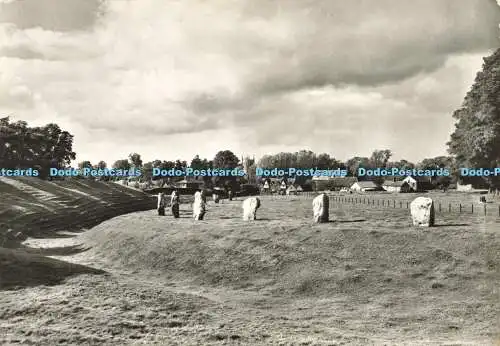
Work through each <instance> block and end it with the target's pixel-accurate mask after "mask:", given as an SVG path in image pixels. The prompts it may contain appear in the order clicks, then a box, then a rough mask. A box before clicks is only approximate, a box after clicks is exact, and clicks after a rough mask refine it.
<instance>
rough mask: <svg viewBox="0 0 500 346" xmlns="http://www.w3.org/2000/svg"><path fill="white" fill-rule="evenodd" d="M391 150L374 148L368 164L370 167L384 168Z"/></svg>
mask: <svg viewBox="0 0 500 346" xmlns="http://www.w3.org/2000/svg"><path fill="white" fill-rule="evenodd" d="M391 156H392V152H391V151H390V150H388V149H385V150H375V151H374V152H373V153H372V156H371V157H370V165H371V167H372V168H386V167H387V163H388V162H389V159H390V158H391Z"/></svg>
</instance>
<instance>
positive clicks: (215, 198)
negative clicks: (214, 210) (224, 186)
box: [212, 193, 219, 203]
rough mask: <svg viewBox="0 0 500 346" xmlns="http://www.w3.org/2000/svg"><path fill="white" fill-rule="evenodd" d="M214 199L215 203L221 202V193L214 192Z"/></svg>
mask: <svg viewBox="0 0 500 346" xmlns="http://www.w3.org/2000/svg"><path fill="white" fill-rule="evenodd" d="M212 199H213V200H214V203H219V195H218V194H216V193H214V194H212Z"/></svg>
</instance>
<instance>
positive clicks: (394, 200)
mask: <svg viewBox="0 0 500 346" xmlns="http://www.w3.org/2000/svg"><path fill="white" fill-rule="evenodd" d="M392 201H393V202H394V208H396V200H395V199H393V200H392Z"/></svg>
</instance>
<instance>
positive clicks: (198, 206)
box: [193, 191, 207, 220]
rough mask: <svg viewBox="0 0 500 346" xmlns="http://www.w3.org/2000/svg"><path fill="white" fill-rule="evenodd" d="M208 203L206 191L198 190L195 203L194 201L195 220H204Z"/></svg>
mask: <svg viewBox="0 0 500 346" xmlns="http://www.w3.org/2000/svg"><path fill="white" fill-rule="evenodd" d="M206 203H207V199H206V196H205V193H204V191H201V192H200V191H197V192H196V193H195V194H194V203H193V218H194V219H195V220H203V217H204V216H205V212H206Z"/></svg>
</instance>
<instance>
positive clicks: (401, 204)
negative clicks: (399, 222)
mask: <svg viewBox="0 0 500 346" xmlns="http://www.w3.org/2000/svg"><path fill="white" fill-rule="evenodd" d="M399 209H403V202H401V201H399Z"/></svg>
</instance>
